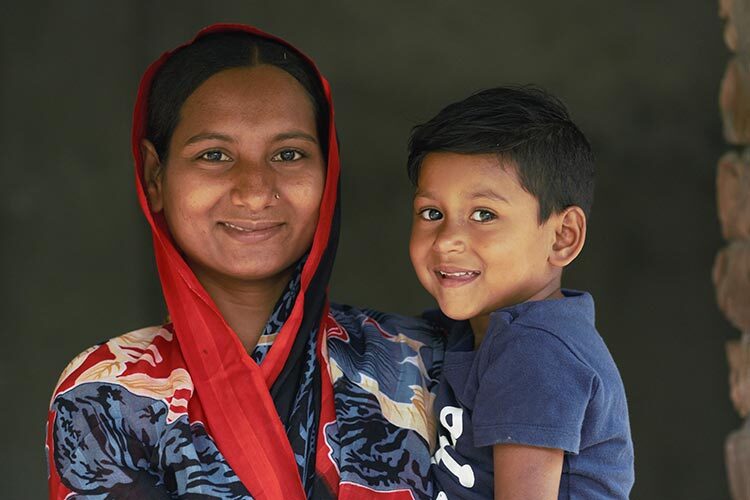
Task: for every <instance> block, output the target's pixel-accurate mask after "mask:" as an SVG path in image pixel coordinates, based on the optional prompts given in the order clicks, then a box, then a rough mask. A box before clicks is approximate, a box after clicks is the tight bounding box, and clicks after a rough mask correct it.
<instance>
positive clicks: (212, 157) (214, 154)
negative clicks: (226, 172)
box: [198, 151, 232, 162]
mask: <svg viewBox="0 0 750 500" xmlns="http://www.w3.org/2000/svg"><path fill="white" fill-rule="evenodd" d="M198 158H200V159H201V160H206V161H211V162H216V161H232V159H231V158H230V157H229V156H227V155H225V154H224V153H222V152H221V151H206V152H205V153H203V154H202V155H200V156H199V157H198Z"/></svg>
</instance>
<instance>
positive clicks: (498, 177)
mask: <svg viewBox="0 0 750 500" xmlns="http://www.w3.org/2000/svg"><path fill="white" fill-rule="evenodd" d="M538 214H539V203H538V202H537V200H536V198H535V197H534V196H533V195H531V194H529V193H528V192H527V191H525V190H524V189H523V188H522V187H521V184H520V182H519V180H518V176H517V174H516V169H515V166H514V165H512V164H511V165H501V164H500V162H499V160H498V158H497V157H496V156H495V155H491V154H488V155H464V154H456V153H442V152H439V153H430V154H428V155H427V156H426V157H425V159H424V160H423V162H422V166H421V169H420V173H419V184H418V186H417V192H416V194H415V196H414V216H413V217H414V219H413V224H412V231H411V243H410V249H409V250H410V254H411V261H412V264H413V265H414V269H415V270H416V273H417V277H418V278H419V281H420V282H421V283H422V286H424V287H425V288H426V289H427V291H428V292H430V294H432V296H434V297H435V299H437V301H438V304H439V305H440V309H442V311H443V312H444V313H445V314H446V315H447V316H448V317H450V318H453V319H457V320H463V319H475V318H476V319H478V318H479V317H482V316H485V315H488V314H489V313H491V312H493V311H495V310H496V309H499V308H501V307H506V306H510V305H514V304H518V303H521V302H524V301H527V300H540V299H543V298H545V297H547V296H548V295H549V294H550V293H551V291H554V290H557V288H558V287H559V279H560V268H559V267H555V266H553V265H551V264H550V263H549V262H548V257H549V255H550V254H551V252H552V251H553V245H554V243H555V227H554V223H552V222H551V221H552V220H553V219H554V216H553V217H551V218H550V219H549V220H548V221H546V222H545V223H543V224H542V225H540V224H539V218H538V217H539V215H538Z"/></svg>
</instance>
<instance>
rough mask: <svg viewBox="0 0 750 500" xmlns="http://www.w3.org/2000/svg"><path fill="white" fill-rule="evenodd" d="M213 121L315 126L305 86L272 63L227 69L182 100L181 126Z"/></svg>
mask: <svg viewBox="0 0 750 500" xmlns="http://www.w3.org/2000/svg"><path fill="white" fill-rule="evenodd" d="M211 124H214V125H220V124H235V125H246V126H263V127H266V128H269V127H274V126H276V127H281V128H285V127H286V128H288V127H293V128H296V129H302V130H306V131H308V132H309V133H311V134H315V128H316V123H315V112H314V109H313V105H312V101H311V99H310V98H309V96H308V94H307V92H306V91H305V89H304V87H302V85H300V83H299V82H297V80H296V79H295V78H294V77H292V76H291V75H289V74H288V73H287V72H285V71H284V70H282V69H279V68H277V67H275V66H270V65H262V66H256V67H242V68H232V69H227V70H224V71H221V72H219V73H216V74H215V75H213V76H211V78H209V79H208V80H206V81H205V82H204V83H203V84H201V85H200V86H199V87H198V88H197V89H196V90H195V92H193V94H191V95H190V97H188V99H187V100H186V101H185V103H184V104H183V106H182V109H181V112H180V123H179V124H178V129H179V128H182V129H186V128H187V129H190V130H193V129H195V128H205V127H206V126H207V125H211ZM175 132H177V130H176V131H175Z"/></svg>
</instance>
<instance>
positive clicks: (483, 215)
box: [469, 209, 497, 222]
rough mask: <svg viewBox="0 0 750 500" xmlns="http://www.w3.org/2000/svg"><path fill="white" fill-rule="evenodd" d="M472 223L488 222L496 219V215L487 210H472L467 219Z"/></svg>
mask: <svg viewBox="0 0 750 500" xmlns="http://www.w3.org/2000/svg"><path fill="white" fill-rule="evenodd" d="M469 218H470V219H471V220H473V221H477V222H490V221H491V220H495V219H497V215H495V214H493V213H492V212H490V211H489V210H481V209H480V210H474V212H472V214H471V217H469Z"/></svg>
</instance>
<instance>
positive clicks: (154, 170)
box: [141, 139, 164, 213]
mask: <svg viewBox="0 0 750 500" xmlns="http://www.w3.org/2000/svg"><path fill="white" fill-rule="evenodd" d="M141 157H142V158H143V177H144V180H145V181H146V195H147V197H148V204H149V206H150V207H151V211H152V212H154V213H158V212H161V211H162V209H163V208H164V200H163V197H162V187H161V183H162V170H163V167H162V164H161V161H160V160H159V155H158V153H157V152H156V148H155V147H154V145H153V144H152V143H151V141H149V140H148V139H142V140H141Z"/></svg>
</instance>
